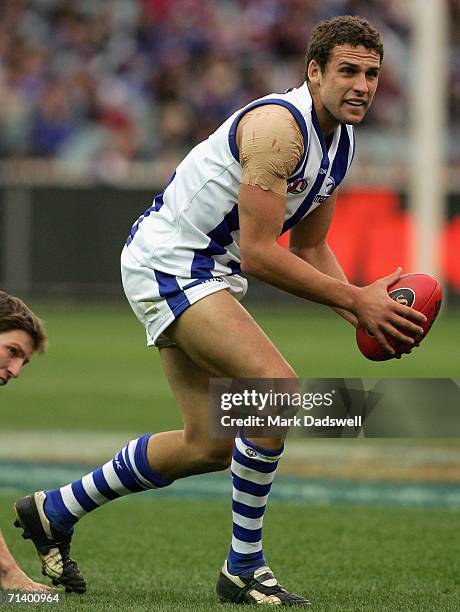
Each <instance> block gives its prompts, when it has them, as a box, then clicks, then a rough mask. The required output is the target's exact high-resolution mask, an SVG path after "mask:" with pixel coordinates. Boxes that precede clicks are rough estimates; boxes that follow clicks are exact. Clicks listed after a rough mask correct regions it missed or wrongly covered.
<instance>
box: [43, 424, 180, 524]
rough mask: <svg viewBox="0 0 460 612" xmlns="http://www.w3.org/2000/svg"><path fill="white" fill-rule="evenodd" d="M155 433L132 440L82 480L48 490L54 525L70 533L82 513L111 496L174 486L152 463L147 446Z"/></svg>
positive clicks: (48, 511) (49, 513)
mask: <svg viewBox="0 0 460 612" xmlns="http://www.w3.org/2000/svg"><path fill="white" fill-rule="evenodd" d="M151 435H152V434H145V435H144V436H141V437H140V438H137V439H136V440H131V442H128V444H127V445H126V446H125V447H124V448H122V449H121V450H120V451H119V452H118V453H117V454H116V455H115V457H114V458H113V459H112V461H109V462H107V463H105V464H104V465H103V466H101V467H99V468H97V469H96V470H94V472H90V473H89V474H86V476H83V478H80V480H76V481H75V482H72V483H71V484H68V485H66V486H65V487H61V488H60V489H53V490H50V491H46V500H45V504H44V510H45V514H46V516H47V517H48V520H49V521H50V522H51V523H52V525H53V527H55V528H56V529H57V530H59V531H63V532H64V533H70V532H71V531H72V528H73V525H74V524H75V523H76V522H77V521H78V520H79V519H80V518H81V517H82V516H84V515H85V514H87V513H88V512H91V511H92V510H95V509H96V508H99V506H102V505H103V504H105V503H106V502H108V501H110V500H111V499H116V498H117V497H123V496H124V495H129V494H130V493H137V492H139V491H145V490H147V489H156V488H160V487H166V486H168V485H170V484H171V482H170V481H168V480H165V479H164V478H162V477H161V476H159V475H158V474H156V473H155V472H154V471H153V470H152V468H151V467H150V465H149V462H148V459H147V445H148V441H149V439H150V437H151Z"/></svg>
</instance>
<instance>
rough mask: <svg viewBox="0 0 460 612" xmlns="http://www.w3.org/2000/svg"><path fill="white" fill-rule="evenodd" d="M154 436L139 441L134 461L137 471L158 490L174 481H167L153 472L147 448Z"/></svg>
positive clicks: (141, 438) (146, 436) (147, 435)
mask: <svg viewBox="0 0 460 612" xmlns="http://www.w3.org/2000/svg"><path fill="white" fill-rule="evenodd" d="M151 437H152V434H151V433H149V434H145V435H143V436H141V437H140V438H139V439H138V443H137V446H136V450H135V453H134V459H135V462H136V466H137V469H138V470H139V472H140V473H141V474H142V476H143V477H144V478H145V479H147V480H148V481H149V482H151V483H152V484H153V485H154V486H155V487H156V488H163V487H167V486H169V485H170V484H172V483H173V482H174V481H172V480H166V479H165V478H163V477H162V476H160V475H159V474H157V473H156V472H154V471H153V470H152V468H151V467H150V464H149V460H148V457H147V447H148V443H149V440H150V438H151Z"/></svg>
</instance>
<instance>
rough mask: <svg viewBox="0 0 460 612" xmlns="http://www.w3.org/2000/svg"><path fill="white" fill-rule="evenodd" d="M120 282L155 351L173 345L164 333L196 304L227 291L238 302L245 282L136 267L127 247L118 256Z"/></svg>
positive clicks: (137, 263) (238, 277)
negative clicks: (182, 276) (217, 293)
mask: <svg viewBox="0 0 460 612" xmlns="http://www.w3.org/2000/svg"><path fill="white" fill-rule="evenodd" d="M121 278H122V282H123V288H124V290H125V294H126V297H127V298H128V302H129V303H130V305H131V308H132V309H133V311H134V314H135V315H136V316H137V318H138V319H139V321H140V322H141V323H142V325H144V327H145V330H146V332H147V346H158V347H163V346H171V345H173V344H174V342H173V341H172V340H171V339H170V338H168V335H167V333H166V332H165V330H166V329H167V328H168V327H169V326H170V325H171V323H172V322H173V321H174V320H175V319H177V317H179V316H180V315H181V314H182V313H183V312H184V310H186V309H187V308H188V307H189V306H191V305H192V304H194V303H195V302H198V300H201V299H202V298H204V297H206V296H207V295H211V293H215V292H216V291H221V290H222V289H228V290H229V291H230V294H231V295H233V297H234V298H236V299H237V300H238V301H241V300H242V299H243V298H244V296H245V295H246V291H247V288H248V281H247V280H246V279H245V278H243V277H242V276H239V275H237V274H234V275H232V276H219V277H215V278H206V279H193V278H181V277H178V276H172V275H170V274H165V273H164V272H159V271H158V270H153V269H152V268H149V267H147V266H144V265H143V264H141V263H139V262H138V261H137V259H136V258H135V257H134V256H133V255H132V253H131V252H130V250H129V248H127V247H125V248H124V249H123V252H122V254H121Z"/></svg>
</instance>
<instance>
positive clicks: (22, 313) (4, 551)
mask: <svg viewBox="0 0 460 612" xmlns="http://www.w3.org/2000/svg"><path fill="white" fill-rule="evenodd" d="M45 346H46V334H45V330H44V328H43V325H42V323H41V321H40V320H39V319H38V318H37V317H36V316H35V315H34V313H33V312H32V311H31V310H30V308H28V307H27V306H26V305H25V304H24V302H22V300H20V299H19V298H16V297H14V296H12V295H9V294H8V293H6V292H4V291H0V386H4V385H6V384H7V383H8V381H9V380H11V379H12V378H17V377H18V376H19V374H20V372H21V369H22V367H23V366H24V365H25V364H26V363H27V362H28V361H29V360H30V358H31V356H32V355H33V353H35V352H39V353H42V352H43V351H44V350H45ZM0 586H1V588H2V589H4V590H12V591H24V592H35V593H37V592H41V591H49V590H50V587H48V586H45V585H44V584H40V583H38V582H34V581H33V580H31V579H30V578H29V577H28V576H27V575H26V574H25V573H24V572H23V571H22V569H21V568H20V567H19V566H18V564H17V563H16V561H15V560H14V558H13V555H12V554H11V553H10V551H9V550H8V547H7V545H6V542H5V540H4V539H3V536H2V532H1V531H0Z"/></svg>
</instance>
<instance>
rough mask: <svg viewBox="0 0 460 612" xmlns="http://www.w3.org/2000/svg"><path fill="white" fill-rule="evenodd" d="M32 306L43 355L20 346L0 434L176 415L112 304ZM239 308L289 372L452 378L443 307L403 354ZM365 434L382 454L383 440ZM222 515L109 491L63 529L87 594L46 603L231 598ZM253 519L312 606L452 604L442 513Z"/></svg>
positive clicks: (323, 510) (296, 317)
mask: <svg viewBox="0 0 460 612" xmlns="http://www.w3.org/2000/svg"><path fill="white" fill-rule="evenodd" d="M34 306H35V308H36V310H37V312H39V313H40V314H41V316H42V317H43V318H44V319H45V321H46V323H47V328H48V331H49V336H50V347H49V351H48V352H47V354H46V355H45V356H43V357H34V359H33V363H32V365H30V366H28V367H27V368H26V369H25V370H24V372H23V375H22V378H23V380H22V382H21V383H20V384H19V383H18V382H17V381H13V382H12V383H11V384H10V385H8V387H6V388H5V389H3V390H2V392H1V396H2V397H1V400H0V401H1V404H0V407H1V432H0V433H2V432H3V435H7V433H8V430H10V431H13V430H14V431H15V435H18V432H19V434H21V432H24V435H26V433H29V434H33V433H34V432H37V431H42V432H50V434H51V435H50V436H49V448H47V449H45V451H46V453H48V454H49V457H50V458H52V456H53V446H54V443H55V442H58V440H59V432H60V431H65V432H67V434H68V432H69V431H75V432H82V435H85V432H86V433H88V434H89V433H91V435H92V436H93V440H94V437H95V436H97V435H98V434H99V435H102V434H106V433H107V432H113V433H116V432H118V434H119V435H122V436H123V435H124V434H125V433H126V434H127V435H128V433H135V434H136V433H137V434H140V433H144V432H146V431H161V430H164V429H172V428H175V427H178V426H179V425H180V419H179V416H178V414H177V410H176V408H175V405H174V402H173V400H172V398H171V395H170V391H169V389H168V387H167V384H166V382H165V380H164V378H163V374H162V372H161V367H160V363H159V358H158V354H157V351H156V350H155V349H150V350H147V349H146V348H145V344H144V332H143V329H142V327H141V326H140V325H139V324H138V323H137V321H136V320H135V318H134V316H133V315H132V313H131V312H130V310H129V308H128V307H127V306H124V305H120V306H118V305H112V306H103V305H99V306H94V305H85V306H83V307H76V306H67V307H64V306H55V307H54V306H50V305H40V304H37V305H34ZM253 312H254V315H255V317H256V319H257V320H258V322H259V323H260V324H261V325H262V327H263V328H264V329H265V331H266V332H267V333H268V334H269V336H270V337H271V338H272V339H273V340H274V341H275V343H276V344H277V345H278V346H279V347H280V349H281V351H282V352H283V353H284V354H285V356H286V357H287V359H288V360H289V361H290V362H291V363H292V365H293V366H294V367H295V368H296V370H297V372H298V373H299V375H300V376H302V377H315V378H316V377H328V378H334V377H340V378H342V377H343V378H354V377H363V378H364V377H369V378H371V377H372V378H384V377H420V378H425V377H426V378H428V377H430V378H431V377H453V378H458V377H459V376H458V372H459V368H458V363H459V359H458V351H459V349H458V343H457V335H458V333H457V332H458V323H457V321H458V314H459V313H458V312H456V311H451V312H448V311H447V312H444V313H442V315H441V317H440V319H439V320H438V321H437V322H436V324H435V326H434V328H433V331H432V332H431V333H430V336H429V338H427V340H426V342H425V343H424V344H422V346H421V347H420V348H419V349H417V350H416V351H415V352H414V354H412V355H410V356H407V357H405V358H403V359H402V360H400V361H390V362H386V363H381V364H378V363H373V362H370V361H367V360H365V359H364V358H363V357H362V356H361V355H360V354H359V352H358V350H357V348H356V345H355V341H354V333H353V330H352V328H351V327H350V326H348V325H347V324H346V323H344V322H343V321H342V320H341V319H339V317H337V316H336V315H335V314H334V313H332V312H329V311H328V310H327V309H326V308H322V309H319V308H301V307H300V306H298V305H292V306H283V305H279V304H273V305H272V306H270V308H267V309H263V310H262V309H261V308H258V309H256V310H254V311H253ZM456 355H457V357H456ZM67 439H68V438H67ZM126 439H128V438H126ZM78 440H79V441H80V442H81V436H80V437H79V438H78ZM339 442H345V441H339ZM347 442H348V443H350V444H351V443H354V442H353V441H347ZM375 442H376V443H377V444H382V443H385V444H389V445H390V447H389V448H390V451H389V452H391V443H392V442H391V441H382V440H376V441H375ZM314 443H316V444H320V443H321V441H320V440H316V441H314ZM357 443H359V442H357ZM411 443H412V444H413V443H414V442H413V441H412V442H411ZM452 443H457V444H458V441H456V442H453V441H450V444H452ZM438 444H439V441H438ZM446 445H447V442H446ZM0 450H1V449H0ZM107 458H108V457H107ZM3 469H5V470H6V469H8V466H7V464H3ZM0 470H2V464H1V463H0ZM42 475H43V474H42ZM1 481H2V479H1V478H0V485H1ZM190 482H192V481H190ZM63 484H64V483H63ZM17 486H18V489H17V491H16V492H15V491H12V490H11V486H9V487H8V490H7V489H6V488H4V489H3V490H2V489H1V488H0V525H1V527H2V530H3V531H4V534H5V537H6V539H7V541H8V543H9V544H10V546H11V549H12V550H13V552H14V554H15V556H16V557H17V559H18V561H19V562H20V563H21V565H22V566H23V567H24V569H25V570H26V571H28V572H29V573H30V574H31V575H33V576H34V577H35V578H37V579H38V578H39V577H40V576H39V562H38V560H37V558H36V556H35V555H34V554H33V548H32V545H31V544H30V542H24V541H23V540H22V539H21V538H20V537H19V532H18V530H15V529H14V528H13V527H12V524H11V523H12V513H11V505H12V503H13V501H14V500H15V499H17V497H19V496H20V495H21V494H22V492H23V490H24V484H23V485H22V486H20V485H17ZM28 486H29V481H28V482H27V487H28ZM13 488H15V487H13ZM229 490H230V483H229ZM171 491H172V489H171ZM230 527H231V515H230V502H229V500H226V499H225V498H223V497H222V496H213V495H208V496H207V497H196V496H195V497H193V495H192V496H191V497H190V496H189V495H187V496H184V495H181V494H177V495H175V494H174V492H172V494H171V493H168V494H167V493H166V491H165V492H153V493H147V494H142V495H137V496H130V497H129V498H125V499H123V500H119V501H117V502H114V503H110V504H108V505H106V506H105V507H104V508H102V509H101V510H98V511H97V512H95V513H94V514H93V515H92V516H91V517H87V518H86V519H84V521H82V524H81V525H78V526H77V537H76V538H75V543H74V545H73V556H74V557H75V558H76V559H77V560H78V561H79V563H80V565H81V568H82V570H83V571H84V573H85V575H86V577H87V580H88V585H89V586H88V593H87V594H86V595H85V596H84V597H83V598H80V597H78V596H75V595H71V596H67V598H66V602H65V604H64V606H63V607H62V608H61V609H63V610H79V611H80V610H85V611H95V612H98V611H99V610H109V609H110V610H129V611H131V610H133V611H134V610H161V611H165V612H167V611H168V612H169V611H176V610H177V611H182V610H191V611H192V610H193V611H196V612H200V611H209V610H224V611H226V610H233V609H237V608H236V607H234V606H230V605H225V606H222V605H220V604H219V603H218V602H217V601H216V599H215V597H214V592H213V589H214V583H215V580H216V578H217V574H218V571H219V568H220V566H221V564H222V562H223V559H224V558H225V556H226V552H227V548H228V546H229V542H230ZM265 527H266V528H265V531H264V540H265V550H266V553H267V560H268V561H269V563H270V564H271V566H272V569H273V570H275V571H276V573H277V575H278V576H279V578H280V580H281V582H282V583H283V584H284V585H285V586H286V587H288V588H290V589H293V590H294V589H295V590H297V591H298V592H300V593H304V594H306V595H308V596H309V597H310V599H311V600H312V602H313V610H318V611H323V610H324V611H334V612H335V611H337V612H342V611H350V612H359V611H363V612H364V611H366V612H367V611H374V610H375V611H376V612H377V611H378V612H383V611H388V612H406V611H411V610H414V611H426V612H444V611H445V612H449V611H451V610H452V611H454V610H455V611H458V610H459V609H460V604H459V601H460V579H459V576H460V571H459V570H460V567H459V554H458V551H459V550H460V536H459V534H460V530H459V527H460V522H459V513H458V511H456V510H448V509H441V508H428V507H419V508H415V507H413V508H412V507H391V506H390V507H383V506H379V505H378V504H377V505H374V506H370V505H369V506H366V505H361V504H359V503H354V504H351V505H336V504H331V505H317V504H313V503H312V504H310V503H306V502H305V501H304V502H297V501H279V500H275V499H273V500H272V502H271V503H270V504H269V509H268V512H267V518H266V524H265ZM42 609H44V608H42ZM47 609H49V608H47Z"/></svg>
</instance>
